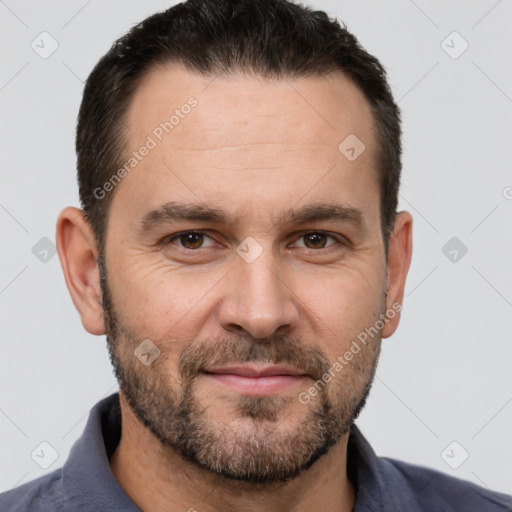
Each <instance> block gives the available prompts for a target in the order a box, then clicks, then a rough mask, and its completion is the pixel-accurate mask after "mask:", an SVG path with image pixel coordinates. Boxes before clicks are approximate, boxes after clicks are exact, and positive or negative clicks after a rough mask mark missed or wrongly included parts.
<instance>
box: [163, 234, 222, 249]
mask: <svg viewBox="0 0 512 512" xmlns="http://www.w3.org/2000/svg"><path fill="white" fill-rule="evenodd" d="M205 239H209V240H211V239H210V237H209V236H207V235H205V234H204V233H200V232H196V231H186V232H183V233H178V234H177V235H175V236H173V237H172V238H171V239H170V240H169V242H170V243H176V241H178V242H177V245H179V246H180V247H183V248H184V249H202V248H203V247H208V245H206V246H205V245H203V244H204V243H205ZM212 242H213V241H212ZM209 245H213V244H212V243H210V244H209Z"/></svg>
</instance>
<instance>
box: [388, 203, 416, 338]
mask: <svg viewBox="0 0 512 512" xmlns="http://www.w3.org/2000/svg"><path fill="white" fill-rule="evenodd" d="M411 258H412V215H411V214H410V213H409V212H407V211H402V212H399V213H398V214H397V216H396V220H395V227H394V229H393V233H392V234H391V236H390V238H389V250H388V263H387V271H388V278H387V285H386V286H387V287H386V292H387V296H386V311H387V312H390V314H389V315H387V316H388V318H389V320H388V322H387V323H386V324H385V326H384V328H383V330H382V337H383V338H388V337H389V336H391V335H392V334H393V333H394V332H395V331H396V329H397V327H398V323H399V321H400V311H401V309H402V302H403V298H404V289H405V282H406V278H407V273H408V272H409V267H410V265H411Z"/></svg>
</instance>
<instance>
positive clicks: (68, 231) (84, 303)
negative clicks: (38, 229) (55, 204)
mask: <svg viewBox="0 0 512 512" xmlns="http://www.w3.org/2000/svg"><path fill="white" fill-rule="evenodd" d="M55 238H56V242H57V251H58V253H59V259H60V264H61V266H62V270H63V272H64V279H65V280H66V286H67V287H68V290H69V293H70V294H71V298H72V300H73V304H74V305H75V307H76V309H77V310H78V313H79V314H80V317H81V319H82V325H83V326H84V328H85V330H86V331H88V332H90V333H91V334H96V335H101V334H105V323H104V320H103V307H102V295H101V288H100V276H99V269H98V265H97V258H98V251H97V249H96V241H95V238H94V235H93V232H92V230H91V228H90V226H89V223H88V222H87V221H86V220H85V217H84V214H83V212H82V210H79V209H78V208H73V207H68V208H65V209H64V210H62V212H61V213H60V215H59V218H58V220H57V232H56V236H55Z"/></svg>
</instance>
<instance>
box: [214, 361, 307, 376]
mask: <svg viewBox="0 0 512 512" xmlns="http://www.w3.org/2000/svg"><path fill="white" fill-rule="evenodd" d="M205 372H206V373H211V374H229V375H240V376H242V377H272V376H275V375H294V376H299V375H302V376H305V375H306V374H305V373H304V372H301V371H299V370H296V369H295V368H293V367H291V366H287V365H282V364H269V365H249V364H244V365H231V366H221V367H219V368H212V369H209V370H205Z"/></svg>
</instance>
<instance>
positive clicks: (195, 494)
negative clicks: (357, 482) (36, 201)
mask: <svg viewBox="0 0 512 512" xmlns="http://www.w3.org/2000/svg"><path fill="white" fill-rule="evenodd" d="M119 397H120V404H121V414H122V435H121V440H120V442H119V445H118V447H117V450H116V452H115V453H114V454H113V455H112V457H111V459H110V466H111V469H112V472H113V474H114V476H115V478H116V479H117V481H118V482H119V484H120V485H121V487H122V488H123V489H124V491H125V492H126V494H127V495H128V496H129V497H130V498H131V500H132V501H133V502H134V503H135V504H136V505H137V506H138V507H139V508H140V509H141V510H151V511H152V512H160V511H162V512H163V511H169V510H184V511H189V512H194V511H196V512H197V511H200V512H217V511H225V510H240V511H246V512H252V511H258V512H278V511H279V512H298V511H304V510H322V511H323V512H350V511H351V510H352V509H353V506H354V502H355V492H354V488H353V486H352V484H351V482H350V480H349V479H348V476H347V442H348V434H346V435H345V436H343V437H342V439H340V441H339V442H338V443H337V444H336V445H335V446H333V447H332V448H331V449H330V450H329V452H328V453H327V454H326V455H324V456H323V457H321V458H320V459H319V460H317V461H316V462H315V463H314V464H313V465H312V466H311V467H310V468H309V469H308V470H306V471H304V472H303V473H301V474H300V475H299V476H297V477H296V478H294V479H293V480H291V481H288V482H285V483H277V484H255V483H250V482H240V481H236V480H232V479H228V478H225V477H223V476H220V475H217V474H214V473H211V472H210V471H208V470H206V469H203V468H201V467H198V466H197V465H195V464H193V463H192V462H190V461H187V460H185V459H184V458H183V457H181V455H179V454H178V453H176V452H174V450H172V449H171V448H169V447H165V446H163V445H162V443H161V442H160V441H159V440H158V439H157V438H156V437H155V436H154V435H153V434H152V433H151V432H150V431H149V430H148V429H147V428H146V427H145V426H144V425H142V424H141V423H140V421H139V420H138V418H136V416H135V415H134V413H133V412H132V410H131V409H130V407H129V406H128V404H127V403H126V400H125V399H124V396H123V395H122V393H120V394H119Z"/></svg>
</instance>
